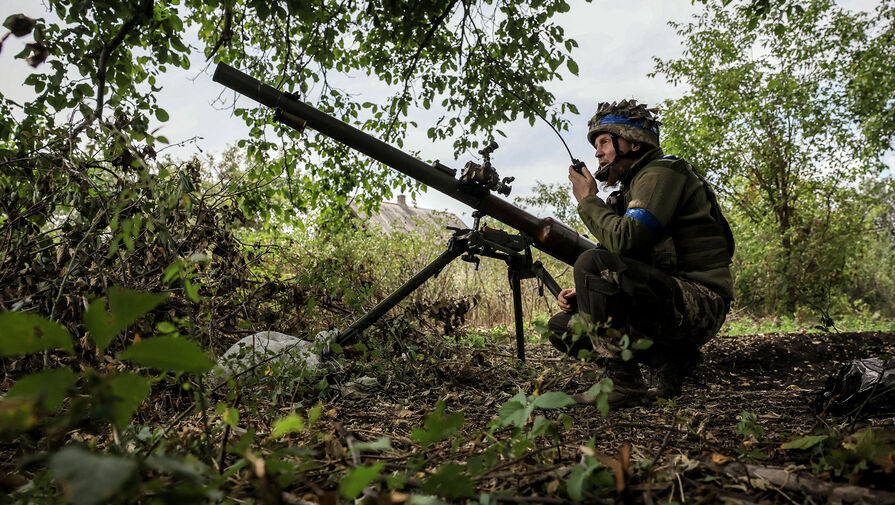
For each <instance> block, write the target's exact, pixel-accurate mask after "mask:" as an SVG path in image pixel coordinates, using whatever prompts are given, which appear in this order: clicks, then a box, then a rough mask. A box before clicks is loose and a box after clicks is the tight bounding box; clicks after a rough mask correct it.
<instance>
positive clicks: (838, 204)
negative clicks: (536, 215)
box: [656, 0, 891, 313]
mask: <svg viewBox="0 0 895 505" xmlns="http://www.w3.org/2000/svg"><path fill="white" fill-rule="evenodd" d="M725 3H726V2H725ZM762 5H763V7H762V9H761V12H760V13H759V15H755V14H756V13H755V12H751V11H750V8H751V7H754V5H753V6H750V5H749V4H745V5H739V4H737V6H727V7H725V6H724V5H722V4H720V3H717V2H709V3H708V5H707V9H706V11H705V13H704V14H702V15H701V16H699V18H698V19H697V20H696V21H695V22H692V23H686V24H674V25H673V26H674V27H675V28H677V30H678V33H679V35H680V36H681V37H682V38H683V39H684V40H685V41H686V44H687V49H686V51H685V53H684V55H683V56H682V57H681V58H678V59H670V60H664V61H663V60H658V61H657V65H656V74H664V75H665V76H666V77H667V79H668V80H669V81H670V82H671V83H674V84H678V83H686V84H687V85H688V86H689V88H690V91H688V92H687V93H685V94H684V96H683V97H682V98H680V99H678V100H673V101H669V102H667V103H666V107H667V111H666V113H665V115H664V116H663V121H664V123H665V124H664V130H665V132H666V133H665V136H664V140H663V146H664V147H665V149H666V151H668V152H671V153H674V154H678V155H680V156H683V157H685V158H687V159H689V160H691V161H693V162H694V165H695V166H696V167H698V168H699V169H701V170H704V171H706V172H707V174H708V177H709V179H710V180H711V181H712V182H713V183H714V185H715V187H716V189H718V190H719V192H720V194H721V196H722V197H723V201H724V203H725V205H726V206H727V214H728V217H730V218H731V220H732V221H733V223H734V229H735V234H736V236H737V238H738V240H739V247H738V255H737V258H736V262H735V265H734V266H735V270H736V274H737V284H736V289H737V295H738V301H739V303H740V304H741V305H743V306H746V307H751V308H753V309H756V310H767V311H783V312H785V313H792V312H794V311H795V309H796V308H797V306H800V305H807V306H810V307H812V308H813V309H815V310H816V311H817V312H819V313H829V312H833V311H841V310H842V308H843V307H842V305H841V303H838V301H839V300H840V298H841V297H843V296H845V297H862V296H868V297H871V296H872V295H871V293H870V292H862V293H855V292H850V291H849V290H847V289H843V288H844V287H847V284H848V283H843V282H842V280H844V279H848V278H852V277H853V276H854V274H855V273H856V272H855V271H854V270H850V269H849V267H852V268H853V267H854V266H855V264H856V263H860V261H859V260H857V258H860V257H861V256H862V255H863V254H865V252H864V251H866V250H867V248H868V247H871V246H872V244H873V238H868V237H867V235H868V233H872V230H873V229H874V226H875V223H874V221H873V219H872V218H871V217H870V216H872V215H873V214H874V213H876V212H878V210H876V207H875V206H876V205H877V202H878V201H877V200H876V198H875V195H874V194H873V193H872V192H871V191H865V189H867V188H872V187H873V184H874V180H875V178H876V177H877V176H878V175H879V174H880V173H881V170H882V169H883V168H884V165H883V164H882V157H881V150H880V148H881V146H882V145H883V144H885V142H882V143H881V142H880V137H879V135H878V134H874V133H872V132H870V130H868V128H870V129H872V128H871V127H870V126H869V124H870V123H871V122H873V121H876V120H875V119H874V118H876V117H879V114H887V112H884V111H882V110H881V109H880V108H881V107H889V106H890V104H887V103H882V104H880V103H879V100H878V99H875V98H872V97H870V96H866V95H859V92H858V91H857V88H855V87H852V88H849V84H848V83H852V84H853V85H855V84H854V83H855V82H864V80H865V79H867V78H869V77H870V76H871V75H874V72H876V71H877V70H875V69H874V70H871V69H869V68H867V67H866V66H865V62H864V61H862V60H861V58H862V57H864V56H866V55H869V54H877V53H878V52H880V51H883V52H888V53H890V52H891V37H890V36H889V37H888V38H887V36H885V35H884V34H881V35H879V36H877V37H873V36H870V35H868V34H873V33H874V32H879V30H880V29H885V28H888V27H889V25H887V24H886V22H885V19H887V18H886V16H890V15H891V13H890V12H889V10H887V9H886V8H882V7H881V8H880V9H879V10H878V11H877V13H876V15H875V17H873V18H872V19H870V18H868V16H866V15H864V14H861V13H851V12H848V11H845V10H843V9H841V8H839V7H838V6H836V5H835V4H834V3H833V2H831V1H828V0H815V1H812V2H808V3H796V2H783V3H762ZM747 11H749V12H747ZM742 16H746V17H747V18H748V19H749V20H750V22H749V23H743V22H742V19H741V18H742ZM874 27H878V28H874ZM874 82H875V84H874V85H877V84H883V85H884V84H885V83H886V82H887V81H881V82H880V83H877V81H874ZM875 92H876V91H874V93H875ZM880 92H882V93H887V94H888V96H891V89H888V90H887V91H880ZM856 100H857V103H860V104H862V107H863V108H861V107H858V106H857V105H855V104H856Z"/></svg>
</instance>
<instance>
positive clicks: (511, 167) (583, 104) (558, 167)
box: [0, 0, 895, 223]
mask: <svg viewBox="0 0 895 505" xmlns="http://www.w3.org/2000/svg"><path fill="white" fill-rule="evenodd" d="M840 3H841V4H842V5H843V6H844V7H846V8H849V9H853V10H866V11H869V10H872V8H873V7H874V6H875V5H876V3H877V2H876V1H875V0H848V1H842V2H840ZM570 4H571V6H572V10H571V11H570V12H568V13H566V14H564V15H561V16H560V17H558V18H556V22H557V23H558V24H560V25H562V26H563V27H564V28H565V30H566V35H567V36H569V37H571V38H574V39H575V40H576V41H577V42H578V43H579V45H580V47H579V48H578V49H577V50H576V51H575V52H574V53H573V56H574V58H575V59H576V60H577V62H578V64H579V75H578V76H577V77H576V76H572V75H567V76H566V78H565V80H563V81H557V82H555V83H552V84H551V85H549V86H548V89H550V90H551V91H552V92H553V93H554V95H555V96H556V101H557V103H561V102H571V103H573V104H575V105H577V107H578V109H579V111H580V112H581V114H580V115H578V116H575V115H573V114H568V115H567V119H569V120H570V121H571V124H572V127H571V130H570V132H568V133H563V136H564V137H565V140H566V142H567V143H568V144H569V147H570V149H571V150H572V153H573V154H574V155H575V156H576V157H578V158H580V159H582V160H584V161H586V162H588V165H589V166H590V167H591V168H593V167H594V165H595V164H594V163H592V162H591V160H592V159H593V150H592V148H590V146H588V144H587V142H586V140H585V132H586V123H587V120H588V118H589V117H590V116H591V115H592V113H593V110H594V109H595V108H596V104H597V102H600V101H612V100H621V99H623V98H636V99H637V100H638V101H640V102H645V103H648V104H650V105H653V104H656V103H658V102H661V101H663V100H665V99H667V98H676V97H678V96H680V95H681V94H682V92H683V90H682V89H675V88H674V87H672V86H671V85H670V84H667V83H666V82H665V81H664V79H662V78H661V77H659V78H655V79H651V78H649V77H647V73H648V72H650V71H652V70H653V59H652V58H653V57H659V58H663V59H665V58H671V57H675V56H678V55H680V53H681V51H682V48H683V46H682V40H681V39H680V37H678V35H677V34H675V32H674V30H673V29H672V28H671V27H669V26H668V24H667V22H668V21H687V20H689V19H690V18H691V17H692V16H693V14H694V13H695V12H697V10H698V9H699V8H700V7H701V5H700V4H697V5H693V4H692V3H691V0H663V1H661V2H660V1H655V0H653V1H646V0H628V1H625V2H617V1H611V2H610V1H606V0H595V1H594V2H593V3H584V2H582V1H580V0H571V1H570ZM15 13H23V14H25V15H27V16H30V17H46V16H47V12H46V9H45V7H44V6H43V4H42V2H40V1H39V0H3V1H2V2H0V19H5V18H6V16H8V15H10V14H15ZM3 33H5V30H3ZM0 36H2V35H0ZM29 40H30V39H28V38H27V37H26V38H24V39H16V38H15V37H9V38H8V39H7V40H6V42H5V43H4V45H3V50H2V53H0V92H2V93H3V94H4V95H6V96H7V97H8V98H10V99H13V100H15V101H18V102H19V103H21V102H22V101H27V100H29V99H30V98H32V97H33V94H32V93H29V91H30V90H31V88H30V87H24V86H22V84H21V83H22V81H23V80H24V78H25V77H26V76H27V75H28V73H29V72H31V71H32V69H31V67H29V66H28V65H27V64H26V63H25V62H24V60H15V59H13V56H14V55H15V54H17V53H18V52H19V51H20V50H21V49H22V48H23V47H24V44H25V43H26V42H28V41H29ZM205 68H206V64H205V62H204V58H203V57H202V55H201V54H197V55H196V56H195V57H194V58H192V68H191V69H190V70H186V71H184V70H181V69H171V70H169V71H168V72H167V73H166V74H164V75H163V76H162V78H161V79H160V84H161V86H162V87H163V91H162V92H161V93H160V94H159V96H158V101H159V104H160V105H161V107H162V108H164V109H165V110H167V111H168V112H169V114H170V117H171V119H170V120H169V121H168V122H167V123H166V124H164V125H163V127H162V129H161V131H160V134H162V135H165V136H167V137H168V139H169V140H170V141H171V142H179V141H183V140H186V139H189V138H191V137H194V136H199V137H202V138H201V140H199V141H198V142H197V144H196V145H197V146H198V147H199V148H201V149H202V151H204V152H205V153H218V152H221V151H223V150H224V149H225V148H226V147H227V146H228V145H232V144H235V143H236V142H237V141H238V140H239V139H241V138H244V137H246V136H247V132H248V128H247V127H246V126H245V124H244V123H243V121H242V119H241V118H236V117H233V116H232V115H231V114H230V111H229V110H217V109H215V107H213V106H212V105H211V102H212V100H214V99H215V98H216V97H217V96H218V95H219V93H220V91H221V89H222V88H221V86H220V85H219V84H217V83H214V82H213V81H212V80H211V72H212V71H213V67H209V69H208V71H207V72H204V73H203V69H205ZM340 87H341V88H343V89H345V90H346V91H349V92H351V93H352V94H357V95H358V96H359V97H361V98H362V97H363V96H364V92H365V91H367V92H372V93H376V95H374V96H371V98H376V97H378V96H382V95H381V94H380V93H381V92H382V89H383V87H382V85H381V84H379V83H371V82H369V81H367V82H365V79H361V78H354V79H349V80H346V81H345V84H340ZM368 96H370V95H368ZM241 103H242V104H243V105H244V106H245V105H246V104H247V103H248V101H247V100H245V99H243V101H242V102H241ZM410 116H411V118H410V119H412V120H415V121H417V122H418V123H419V128H418V129H417V130H416V131H411V132H409V134H408V137H407V139H406V141H405V144H404V149H405V150H407V151H420V152H421V153H422V156H423V157H424V158H426V159H427V160H434V159H440V160H441V161H442V163H445V164H446V165H448V166H450V167H452V168H457V169H460V168H462V167H463V164H464V163H465V162H466V161H467V159H466V158H461V159H460V160H457V161H451V160H453V149H452V148H451V142H450V141H442V142H436V143H433V142H432V141H431V140H429V139H428V138H427V137H426V130H427V129H428V127H429V126H430V124H428V123H427V121H429V120H434V118H435V114H434V113H432V112H430V111H416V112H414V111H411V113H410ZM500 129H501V130H503V131H504V132H505V133H506V134H507V136H508V138H505V139H504V138H500V137H498V143H499V144H500V149H498V150H497V151H496V153H495V154H494V155H493V156H492V162H493V164H494V166H495V167H496V168H497V170H498V172H499V173H500V175H501V177H507V176H514V177H515V178H516V180H515V182H514V183H513V184H512V186H513V192H512V194H511V195H510V197H511V198H512V197H514V196H517V195H524V194H527V193H529V192H530V191H531V188H532V187H533V186H534V184H535V182H536V181H543V182H547V183H551V182H552V183H568V177H567V176H568V165H569V158H568V155H567V153H566V151H565V149H564V148H563V146H562V143H561V142H560V140H559V138H557V137H556V135H555V134H554V133H553V132H552V131H551V129H550V127H549V126H547V124H546V123H544V122H542V121H538V122H536V123H535V125H534V126H529V124H528V121H525V120H520V121H516V122H514V123H511V124H508V125H505V126H501V127H500ZM482 140H484V139H482ZM166 152H173V154H174V156H176V157H184V158H186V157H189V156H191V155H192V154H194V153H195V152H196V148H195V146H194V145H193V144H188V145H187V146H185V147H184V148H180V149H177V150H175V149H171V150H169V151H166ZM886 161H887V163H888V164H889V166H895V155H892V153H889V156H887V158H886ZM416 203H417V205H419V206H420V207H425V208H433V209H439V210H449V211H451V212H454V213H456V214H457V215H459V216H460V217H461V218H462V219H463V220H464V221H466V222H467V223H470V222H471V221H472V219H471V218H470V212H471V210H472V209H470V208H469V207H467V206H465V205H463V204H460V203H457V202H455V201H454V200H452V199H450V198H448V197H447V196H444V195H442V194H441V193H438V192H437V191H435V190H429V192H428V193H426V194H422V195H420V196H419V197H418V198H417V200H416Z"/></svg>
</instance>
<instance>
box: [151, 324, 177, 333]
mask: <svg viewBox="0 0 895 505" xmlns="http://www.w3.org/2000/svg"><path fill="white" fill-rule="evenodd" d="M155 329H156V330H158V332H159V333H175V332H177V328H176V327H175V326H174V325H173V324H171V323H169V322H167V321H162V322H160V323H158V324H157V325H155Z"/></svg>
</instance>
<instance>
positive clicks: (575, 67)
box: [566, 58, 578, 75]
mask: <svg viewBox="0 0 895 505" xmlns="http://www.w3.org/2000/svg"><path fill="white" fill-rule="evenodd" d="M566 66H567V67H569V72H572V74H573V75H578V64H577V63H575V60H573V59H572V58H569V59H568V60H566Z"/></svg>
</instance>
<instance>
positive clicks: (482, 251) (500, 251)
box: [335, 211, 560, 361]
mask: <svg viewBox="0 0 895 505" xmlns="http://www.w3.org/2000/svg"><path fill="white" fill-rule="evenodd" d="M484 216H485V214H484V213H483V212H480V211H475V212H473V213H472V217H473V219H474V224H473V225H472V229H459V228H449V229H451V230H453V231H454V234H453V235H452V236H451V238H450V240H449V241H448V246H447V250H446V251H444V252H443V253H441V255H440V256H438V257H437V258H435V260H433V261H432V262H431V263H429V264H428V265H427V266H426V267H425V268H423V269H422V270H420V271H419V272H417V274H416V275H414V276H413V277H411V278H410V279H409V280H408V281H407V282H405V283H404V284H403V285H402V286H401V287H399V288H398V289H396V290H395V291H394V292H393V293H392V294H390V295H388V296H387V297H386V298H385V299H384V300H382V301H381V302H379V304H378V305H376V306H375V307H373V308H372V309H370V310H369V311H368V312H367V313H366V314H364V315H363V316H361V317H360V319H358V320H357V321H355V322H354V323H353V324H352V325H351V326H349V327H348V328H347V329H345V331H344V332H341V333H339V335H338V336H337V337H336V339H335V341H336V342H337V343H339V344H344V343H347V342H350V341H352V340H353V339H355V338H356V337H357V336H358V335H360V334H361V333H362V332H363V331H364V330H366V329H367V328H369V327H370V326H371V325H372V324H373V323H375V322H376V321H377V320H378V319H379V318H380V317H382V316H383V315H384V314H385V313H386V312H388V311H389V310H391V309H392V308H393V307H394V306H395V305H397V304H398V303H400V302H401V300H403V299H405V298H407V297H408V296H409V295H410V293H412V292H414V291H415V290H416V289H417V288H419V287H420V286H422V285H423V283H425V282H426V281H427V280H429V279H430V278H432V277H434V276H436V275H438V274H439V273H440V272H441V271H442V270H443V269H444V267H446V266H447V265H448V264H449V263H450V262H451V261H454V260H455V259H457V258H458V257H460V258H462V259H463V260H464V261H468V262H470V263H475V264H476V268H478V264H479V262H480V261H481V259H480V258H479V256H487V257H489V258H496V259H500V260H503V261H504V262H506V264H507V277H508V279H509V281H510V288H511V289H512V291H513V311H514V316H515V321H516V356H518V358H519V359H520V360H522V361H525V334H524V329H523V323H522V279H532V278H537V279H538V280H539V281H540V282H541V283H542V291H541V293H542V294H543V286H546V287H547V289H548V290H549V291H550V293H552V294H553V296H554V297H555V296H557V295H559V291H560V288H559V284H557V283H556V280H554V279H553V277H552V276H551V275H550V274H549V273H548V272H547V271H546V270H545V269H544V265H542V264H541V262H540V261H532V257H531V240H530V239H528V238H527V237H525V236H524V235H513V234H509V233H506V232H504V231H500V230H494V229H489V228H487V227H482V226H481V219H482V217H484Z"/></svg>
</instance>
